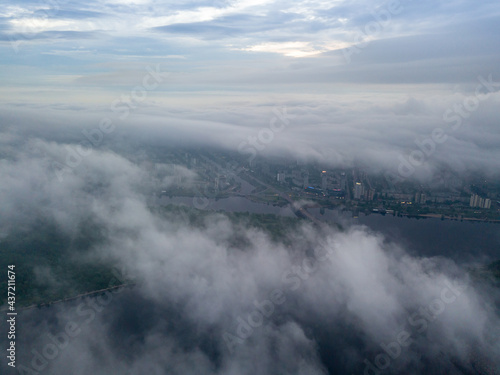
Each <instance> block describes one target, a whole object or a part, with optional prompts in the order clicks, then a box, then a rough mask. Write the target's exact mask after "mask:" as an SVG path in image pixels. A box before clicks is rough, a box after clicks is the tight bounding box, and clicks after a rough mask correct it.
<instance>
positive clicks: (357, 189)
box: [354, 182, 363, 199]
mask: <svg viewBox="0 0 500 375" xmlns="http://www.w3.org/2000/svg"><path fill="white" fill-rule="evenodd" d="M362 195H363V185H362V184H361V182H356V183H355V184H354V199H361V196H362Z"/></svg>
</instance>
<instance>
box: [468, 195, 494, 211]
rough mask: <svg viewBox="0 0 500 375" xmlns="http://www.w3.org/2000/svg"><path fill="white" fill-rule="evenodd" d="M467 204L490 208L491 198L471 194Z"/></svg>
mask: <svg viewBox="0 0 500 375" xmlns="http://www.w3.org/2000/svg"><path fill="white" fill-rule="evenodd" d="M469 206H470V207H477V208H485V209H490V208H491V199H488V198H481V197H480V196H479V195H477V194H472V195H471V197H470V201H469Z"/></svg>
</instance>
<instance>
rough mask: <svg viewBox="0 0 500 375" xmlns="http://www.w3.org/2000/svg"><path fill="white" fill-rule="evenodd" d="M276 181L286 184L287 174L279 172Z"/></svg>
mask: <svg viewBox="0 0 500 375" xmlns="http://www.w3.org/2000/svg"><path fill="white" fill-rule="evenodd" d="M276 180H277V181H278V182H281V183H284V182H285V172H278V174H277V175H276Z"/></svg>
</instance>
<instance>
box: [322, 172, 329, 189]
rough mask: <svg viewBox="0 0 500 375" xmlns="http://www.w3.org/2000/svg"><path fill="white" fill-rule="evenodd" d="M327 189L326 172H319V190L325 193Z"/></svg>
mask: <svg viewBox="0 0 500 375" xmlns="http://www.w3.org/2000/svg"><path fill="white" fill-rule="evenodd" d="M327 188H328V176H327V175H326V171H322V172H321V189H323V191H326V189H327Z"/></svg>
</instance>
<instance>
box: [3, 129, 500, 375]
mask: <svg viewBox="0 0 500 375" xmlns="http://www.w3.org/2000/svg"><path fill="white" fill-rule="evenodd" d="M1 139H2V140H4V139H5V141H4V142H6V143H8V144H10V145H11V146H10V147H9V148H7V149H4V148H2V150H4V151H3V152H4V155H3V157H4V159H3V160H2V163H1V164H0V170H1V174H2V176H4V177H3V178H2V180H1V182H0V189H1V191H2V195H1V196H2V202H1V203H0V204H1V206H2V207H3V208H4V211H3V217H4V218H5V219H6V221H5V222H4V224H3V225H4V227H3V228H2V230H3V231H5V230H7V231H9V230H14V229H15V227H16V225H17V224H18V223H22V224H23V225H25V230H30V229H29V228H30V227H33V226H34V225H36V223H35V222H31V221H30V220H29V218H30V217H31V218H36V217H41V218H44V220H48V221H50V220H53V221H54V222H55V223H56V225H57V226H58V227H59V228H61V229H63V230H64V231H65V232H66V233H67V234H68V235H70V236H72V235H75V234H76V232H75V231H77V230H78V229H77V228H78V226H77V225H75V223H78V222H81V221H83V220H88V219H91V220H92V221H93V222H95V223H96V224H97V228H100V232H101V233H103V234H104V236H105V240H104V241H102V242H101V241H99V242H97V243H94V244H93V245H94V246H93V247H92V248H91V249H90V250H91V253H90V254H91V255H89V253H87V254H86V255H85V256H84V257H83V256H82V258H81V261H82V262H83V261H88V257H89V256H90V257H92V258H95V259H99V260H100V261H104V262H106V263H108V264H110V265H115V266H118V268H119V269H124V270H126V274H128V275H130V276H131V277H133V278H135V279H136V280H138V284H137V286H136V287H135V288H134V289H131V290H127V289H123V290H121V292H120V293H114V294H111V293H107V294H105V295H104V296H100V297H98V298H97V299H86V300H78V301H75V302H72V303H68V304H63V305H59V306H54V307H53V308H50V309H42V310H33V311H31V312H26V313H23V316H22V321H23V327H25V328H23V331H22V336H21V337H20V338H19V340H18V345H19V348H23V350H19V351H18V355H19V358H18V365H21V364H22V365H23V366H32V363H35V364H36V365H38V366H39V367H40V369H39V370H40V371H41V372H42V373H43V371H48V372H50V373H51V374H54V375H57V374H67V373H73V374H88V373H95V374H109V373H115V372H119V373H129V374H142V373H144V372H148V373H151V374H161V373H164V372H165V371H166V370H168V371H170V372H172V373H173V374H186V373H193V374H195V373H209V374H249V373H259V374H276V373H285V374H301V373H308V374H327V373H351V372H358V373H361V372H363V371H364V370H365V366H366V363H367V362H365V360H366V361H369V362H370V363H371V364H374V365H377V366H378V364H380V363H382V364H384V363H385V362H383V359H384V358H387V359H388V360H389V361H390V365H389V366H388V368H387V370H386V371H387V373H408V374H417V373H428V372H430V371H434V370H435V369H437V368H439V369H443V371H447V372H449V373H453V372H457V373H458V372H459V371H460V372H462V373H470V374H472V373H474V371H478V370H477V369H478V368H480V369H481V370H479V371H482V372H485V371H486V370H485V368H486V367H484V366H490V367H491V368H495V366H496V367H497V368H498V366H499V365H500V363H499V362H498V360H499V358H500V355H499V353H500V347H499V346H498V343H497V341H498V340H497V337H498V332H499V331H500V319H499V316H498V312H497V311H496V309H495V308H494V306H495V303H497V301H498V298H499V297H500V295H499V292H498V290H497V289H493V288H492V287H490V286H488V285H486V284H483V283H482V282H479V281H475V280H472V279H470V278H468V276H467V272H466V270H465V269H464V268H463V266H461V265H457V264H455V263H454V262H453V261H451V260H448V259H446V258H443V257H431V258H428V257H417V256H411V255H409V254H408V253H407V251H406V250H405V249H404V248H403V247H402V246H401V245H400V244H398V243H394V242H390V241H387V240H386V239H385V238H383V237H382V236H381V235H380V234H377V233H375V232H372V231H370V230H369V229H367V228H366V227H363V226H351V227H348V228H346V230H343V231H339V230H337V229H334V228H323V229H318V228H314V227H312V226H311V225H308V224H303V225H302V226H299V227H298V228H296V229H295V230H293V231H290V232H288V233H286V235H285V239H286V241H285V239H283V240H272V239H271V238H270V237H269V235H268V234H266V233H265V232H263V231H261V230H259V229H256V228H252V227H249V226H247V225H246V224H245V223H244V222H240V223H238V222H234V221H231V220H230V219H229V218H228V217H227V216H226V215H224V214H220V213H212V214H208V215H206V216H205V218H204V219H202V220H201V222H198V224H194V223H192V222H191V221H190V220H189V218H188V217H185V216H172V215H169V214H168V213H165V214H161V213H159V212H158V211H156V210H152V209H151V206H150V203H148V202H149V200H148V197H149V196H150V195H151V193H152V192H154V191H155V189H156V188H157V187H158V186H159V185H158V184H169V183H171V179H170V177H169V176H172V177H174V178H176V177H184V178H187V179H188V181H189V179H191V178H192V177H193V176H192V173H191V172H189V171H187V170H185V169H184V168H182V167H175V166H173V165H168V164H166V165H160V166H158V168H155V169H151V168H148V167H147V164H148V161H147V160H144V159H143V157H142V156H140V155H135V156H134V157H132V155H133V154H132V153H131V150H128V151H127V155H128V157H129V158H130V159H136V161H133V160H129V159H127V158H125V157H124V156H121V155H119V154H117V153H113V152H110V151H105V150H102V151H97V150H96V151H94V152H93V153H92V154H90V155H88V156H87V157H86V158H85V159H84V160H83V161H82V164H81V167H80V168H77V169H75V170H74V171H73V172H72V173H69V174H67V175H66V176H65V177H64V179H63V180H62V181H59V180H58V179H57V176H56V175H55V169H54V167H53V164H52V163H51V160H56V161H57V160H61V161H63V160H64V158H65V157H66V155H67V147H66V146H67V145H68V144H65V143H59V142H54V141H44V140H40V139H36V138H32V139H30V140H25V139H24V138H23V137H16V135H15V133H10V134H7V136H6V137H2V138H1ZM70 145H71V144H70ZM72 147H76V145H75V144H72ZM141 160H143V161H145V163H144V164H143V165H141V164H140V163H141V162H142V161H141ZM161 176H166V177H167V179H166V180H165V179H164V178H162V177H161ZM159 177H160V178H159ZM21 207H23V210H20V208H21ZM5 223H10V225H11V226H10V227H9V225H7V226H6V225H5ZM33 228H34V227H33ZM236 239H238V241H235V240H236ZM236 244H240V245H236ZM74 256H75V259H78V258H79V255H78V254H74ZM37 275H38V277H39V278H41V279H44V280H46V281H47V282H50V283H51V284H52V279H51V278H52V276H51V275H52V274H51V272H50V270H48V269H38V271H37ZM264 301H266V302H264ZM269 301H274V302H269ZM259 311H262V312H259ZM55 313H57V315H55ZM242 321H243V322H245V323H242ZM68 322H70V323H73V325H72V326H71V327H72V328H71V329H70V330H69V332H72V333H74V334H75V335H74V336H73V337H71V338H70V337H69V336H67V339H66V340H67V341H64V336H62V333H65V332H66V329H67V328H66V327H67V324H68ZM35 327H36V329H35ZM242 327H243V328H242ZM75 332H78V333H75ZM402 332H403V336H404V335H405V334H404V333H405V332H406V336H407V338H406V339H404V340H402V339H401V337H403V336H402ZM49 334H51V335H53V337H59V339H58V340H59V341H56V342H58V343H59V344H58V345H59V346H60V347H59V348H57V347H55V346H54V347H55V348H56V351H57V353H56V354H55V355H54V356H52V354H54V347H50V348H52V349H46V348H47V345H49V344H51V345H53V342H54V341H53V339H51V338H50V336H49ZM229 335H231V336H229ZM231 339H232V340H233V341H231ZM56 340H57V339H56ZM398 340H399V341H398ZM401 340H402V341H401ZM407 340H408V342H410V341H411V345H409V346H405V345H403V344H400V343H399V342H403V343H404V344H406V341H407ZM65 342H66V344H65ZM384 347H386V348H387V347H388V348H389V349H387V350H388V353H389V354H384V353H386V352H385V351H384ZM50 350H52V352H51V351H50ZM36 353H39V354H40V355H43V356H45V357H44V358H45V362H46V364H44V362H43V360H41V359H39V357H37V358H38V360H35V362H32V361H33V358H35V356H36ZM44 353H49V355H48V356H49V357H50V358H48V357H47V356H46V355H45V354H44ZM50 353H52V354H50ZM381 355H382V356H381ZM384 356H385V357H384ZM386 362H387V360H386ZM2 366H5V362H2ZM481 366H483V367H481ZM474 369H476V370H474Z"/></svg>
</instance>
